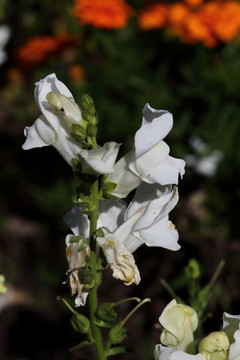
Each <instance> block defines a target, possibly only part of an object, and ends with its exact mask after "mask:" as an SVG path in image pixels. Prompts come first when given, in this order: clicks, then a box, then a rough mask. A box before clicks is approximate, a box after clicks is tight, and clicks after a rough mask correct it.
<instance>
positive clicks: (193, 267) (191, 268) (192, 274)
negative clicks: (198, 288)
mask: <svg viewBox="0 0 240 360" xmlns="http://www.w3.org/2000/svg"><path fill="white" fill-rule="evenodd" d="M185 273H186V275H187V276H188V277H189V278H191V279H198V278H199V277H200V274H201V272H200V267H199V263H198V262H197V260H195V259H190V260H189V262H188V265H187V266H186V267H185Z"/></svg>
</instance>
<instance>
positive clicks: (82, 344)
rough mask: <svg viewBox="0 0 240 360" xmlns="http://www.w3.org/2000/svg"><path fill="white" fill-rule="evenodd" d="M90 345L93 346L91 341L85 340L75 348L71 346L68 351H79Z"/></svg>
mask: <svg viewBox="0 0 240 360" xmlns="http://www.w3.org/2000/svg"><path fill="white" fill-rule="evenodd" d="M91 344H93V341H92V342H90V341H88V340H85V341H82V342H81V343H80V344H78V345H76V346H73V347H72V348H71V349H70V350H69V351H74V350H77V349H80V348H81V347H83V346H88V345H91Z"/></svg>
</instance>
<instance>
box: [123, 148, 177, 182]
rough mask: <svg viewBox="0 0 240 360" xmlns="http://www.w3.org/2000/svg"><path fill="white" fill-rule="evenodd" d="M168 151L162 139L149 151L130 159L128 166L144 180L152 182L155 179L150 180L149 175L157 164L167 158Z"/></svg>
mask: <svg viewBox="0 0 240 360" xmlns="http://www.w3.org/2000/svg"><path fill="white" fill-rule="evenodd" d="M169 151H170V149H169V146H168V145H167V144H166V143H165V142H164V141H160V142H159V143H158V144H156V145H155V146H154V147H153V148H151V149H150V150H149V151H147V152H145V153H144V154H143V155H141V156H139V157H137V158H136V160H134V161H132V162H131V163H130V164H129V168H130V170H132V171H133V172H134V173H135V174H136V175H138V176H140V177H141V178H142V179H143V180H144V181H146V182H148V183H154V182H155V181H152V180H151V179H150V176H151V174H152V172H153V171H154V170H155V169H156V168H157V167H158V166H159V165H161V164H162V163H163V162H164V161H166V160H167V158H168V154H169ZM161 185H165V184H161Z"/></svg>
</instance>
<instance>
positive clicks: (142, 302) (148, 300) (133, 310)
mask: <svg viewBox="0 0 240 360" xmlns="http://www.w3.org/2000/svg"><path fill="white" fill-rule="evenodd" d="M150 301H151V299H149V298H146V299H144V300H142V301H141V302H140V303H139V304H137V306H135V308H134V309H132V311H131V312H130V313H129V314H128V315H127V316H126V317H125V319H124V320H122V322H121V323H122V326H123V325H124V324H125V322H126V321H127V320H128V319H129V318H130V316H132V314H133V313H135V311H136V310H137V309H139V308H140V306H142V305H143V304H145V303H146V302H150Z"/></svg>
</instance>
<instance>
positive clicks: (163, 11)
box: [138, 3, 168, 30]
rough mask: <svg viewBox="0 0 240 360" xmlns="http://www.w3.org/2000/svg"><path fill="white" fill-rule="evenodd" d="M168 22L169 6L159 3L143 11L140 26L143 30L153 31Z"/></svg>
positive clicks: (139, 18) (139, 21)
mask: <svg viewBox="0 0 240 360" xmlns="http://www.w3.org/2000/svg"><path fill="white" fill-rule="evenodd" d="M167 20H168V5H167V4H163V3H159V4H154V5H153V6H151V7H149V8H147V9H145V10H142V11H141V13H140V15H139V17H138V24H139V27H140V28H141V29H142V30H152V29H157V28H160V27H163V26H164V25H166V23H167Z"/></svg>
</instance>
